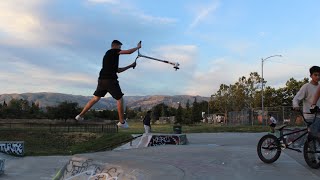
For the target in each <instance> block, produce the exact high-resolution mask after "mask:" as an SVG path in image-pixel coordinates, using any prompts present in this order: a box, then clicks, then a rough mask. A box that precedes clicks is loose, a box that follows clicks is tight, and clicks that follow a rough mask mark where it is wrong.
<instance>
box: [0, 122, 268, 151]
mask: <svg viewBox="0 0 320 180" xmlns="http://www.w3.org/2000/svg"><path fill="white" fill-rule="evenodd" d="M129 126H130V128H129V129H119V133H114V134H102V133H85V132H78V133H76V132H72V133H71V132H70V133H61V132H60V133H54V132H49V131H45V130H37V131H3V130H2V131H1V132H0V141H24V142H25V155H26V156H38V155H73V154H77V153H86V152H95V151H99V150H110V149H113V148H115V147H117V146H120V145H121V142H128V141H129V140H130V139H131V138H132V136H131V134H142V133H143V132H144V128H143V124H142V122H140V121H129ZM266 131H269V127H266V126H214V125H212V124H197V125H191V126H187V125H183V126H182V133H216V132H266ZM152 132H154V133H173V125H172V124H162V125H152Z"/></svg>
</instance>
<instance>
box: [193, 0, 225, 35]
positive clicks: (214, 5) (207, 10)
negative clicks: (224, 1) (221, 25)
mask: <svg viewBox="0 0 320 180" xmlns="http://www.w3.org/2000/svg"><path fill="white" fill-rule="evenodd" d="M218 7H219V2H218V1H215V0H214V1H213V2H211V3H210V4H206V5H203V6H201V7H197V6H195V7H193V8H195V9H194V11H195V17H194V18H193V20H192V22H191V23H190V25H189V29H192V28H195V27H196V26H198V25H199V24H200V23H201V22H202V21H204V20H207V19H208V16H209V15H211V14H212V13H213V12H215V11H216V10H217V9H218Z"/></svg>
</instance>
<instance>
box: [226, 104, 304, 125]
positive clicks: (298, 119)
mask: <svg viewBox="0 0 320 180" xmlns="http://www.w3.org/2000/svg"><path fill="white" fill-rule="evenodd" d="M269 114H270V115H271V116H273V117H274V118H275V119H276V120H277V124H278V125H282V124H287V125H288V126H303V125H304V122H303V118H302V116H301V114H300V113H299V112H297V111H293V110H292V107H291V106H279V107H265V108H264V111H263V114H262V109H261V108H255V109H245V110H242V111H231V112H228V116H227V118H226V119H227V120H226V124H227V125H252V126H254V125H264V126H267V125H268V124H269V119H268V115H269Z"/></svg>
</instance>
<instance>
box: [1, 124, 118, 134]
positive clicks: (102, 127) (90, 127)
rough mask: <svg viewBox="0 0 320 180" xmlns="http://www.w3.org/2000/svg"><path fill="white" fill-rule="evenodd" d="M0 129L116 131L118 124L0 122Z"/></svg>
mask: <svg viewBox="0 0 320 180" xmlns="http://www.w3.org/2000/svg"><path fill="white" fill-rule="evenodd" d="M0 130H9V131H10V130H18V131H37V130H38V131H49V132H94V133H117V132H118V126H117V125H116V124H113V123H108V124H107V123H98V122H90V123H34V122H10V123H9V122H0Z"/></svg>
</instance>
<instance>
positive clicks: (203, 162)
mask: <svg viewBox="0 0 320 180" xmlns="http://www.w3.org/2000/svg"><path fill="white" fill-rule="evenodd" d="M264 134H265V133H196V134H187V139H188V142H189V143H188V144H187V145H179V146H178V145H163V146H153V147H145V143H142V142H141V141H143V139H142V138H143V137H139V138H137V139H136V140H134V141H133V142H132V143H131V145H130V143H128V144H125V145H123V146H121V147H119V148H117V149H115V150H113V151H106V152H98V153H87V154H79V155H74V156H40V157H13V156H9V155H5V154H1V155H0V158H4V159H5V172H4V174H3V175H1V176H0V179H8V180H9V179H54V177H57V173H58V172H59V170H60V171H61V170H62V169H63V167H66V168H67V170H68V171H72V170H73V171H74V170H75V169H74V168H73V169H71V168H70V167H71V165H72V166H73V167H74V166H76V167H78V169H77V171H81V168H83V167H84V166H86V167H87V169H86V170H87V171H82V172H84V173H83V174H82V175H85V177H84V176H82V177H80V176H73V177H71V176H68V177H67V176H66V177H64V179H68V178H69V179H88V178H90V177H91V179H94V178H96V179H99V178H100V179H103V178H104V179H137V180H138V179H142V180H149V179H152V180H154V179H155V180H157V179H159V180H160V179H169V180H177V179H181V180H182V179H188V180H189V179H190V180H191V179H214V180H215V179H217V180H218V179H219V180H220V179H249V180H254V179H260V180H264V179H266V180H267V179H268V180H269V179H290V180H295V179H297V180H298V179H299V180H300V179H304V180H309V179H310V180H316V179H320V170H314V169H310V168H309V167H308V166H307V165H306V163H305V162H304V159H303V155H302V154H301V153H297V152H291V151H289V150H285V151H283V153H282V154H281V156H280V158H279V160H278V161H276V162H275V163H273V164H264V163H263V162H261V161H260V159H259V158H258V156H257V153H256V145H257V143H258V140H259V139H260V138H261V137H262V136H263V135H264ZM141 143H142V144H141ZM139 144H140V147H139V146H138V145H139ZM141 146H144V147H141ZM68 165H69V169H68ZM94 171H95V172H94ZM99 172H103V173H99ZM94 173H95V174H96V175H98V176H94ZM69 174H70V173H69ZM103 175H104V177H102V176H103ZM115 177H117V178H115Z"/></svg>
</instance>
